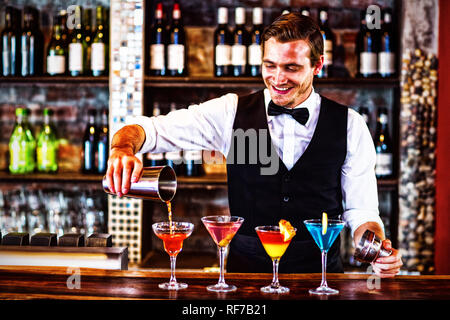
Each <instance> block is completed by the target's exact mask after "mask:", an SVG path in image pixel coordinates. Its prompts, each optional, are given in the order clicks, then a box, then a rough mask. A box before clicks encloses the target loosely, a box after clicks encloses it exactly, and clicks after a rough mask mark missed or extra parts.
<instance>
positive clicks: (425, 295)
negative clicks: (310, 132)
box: [0, 266, 450, 301]
mask: <svg viewBox="0 0 450 320" xmlns="http://www.w3.org/2000/svg"><path fill="white" fill-rule="evenodd" d="M176 276H177V280H178V281H182V282H186V283H187V284H188V285H189V287H188V288H187V289H184V290H180V291H178V292H168V291H165V290H161V289H159V288H158V284H159V283H162V282H166V281H168V279H169V273H168V272H158V271H147V270H139V271H133V270H127V271H119V270H101V269H89V268H81V269H73V268H72V269H70V268H65V267H17V266H1V267H0V299H21V300H22V299H24V300H29V299H68V300H111V299H127V300H128V299H157V300H168V299H177V300H224V299H225V300H240V301H245V300H318V299H321V298H320V297H317V296H312V295H309V293H308V290H309V289H311V288H315V287H317V286H318V285H319V283H320V279H321V275H320V274H282V275H280V283H281V284H282V285H283V286H287V287H289V288H290V293H288V294H282V295H276V294H275V295H274V294H263V293H261V292H260V288H261V287H262V286H266V285H268V284H269V283H270V282H271V279H272V275H271V274H255V273H250V274H238V273H227V274H226V275H225V280H226V282H227V283H229V284H234V285H236V286H237V287H238V289H237V291H235V292H232V293H226V294H217V293H213V292H208V291H207V290H206V286H207V285H210V284H214V283H216V282H217V280H218V274H217V273H207V272H189V271H179V272H177V273H176ZM327 280H328V284H329V286H330V287H332V288H336V289H338V290H339V291H340V294H338V295H335V296H329V297H327V299H329V300H449V299H450V276H449V275H441V276H439V275H436V276H396V277H395V278H393V279H379V278H378V279H377V278H375V276H374V275H369V274H328V275H327Z"/></svg>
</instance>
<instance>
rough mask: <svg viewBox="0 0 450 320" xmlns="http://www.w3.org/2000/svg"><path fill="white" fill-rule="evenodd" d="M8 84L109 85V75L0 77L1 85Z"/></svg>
mask: <svg viewBox="0 0 450 320" xmlns="http://www.w3.org/2000/svg"><path fill="white" fill-rule="evenodd" d="M2 83H6V84H19V85H20V84H33V85H58V84H62V85H70V84H74V85H89V86H91V85H96V86H108V85H109V77H108V76H100V77H92V76H79V77H71V76H36V77H0V85H1V84H2Z"/></svg>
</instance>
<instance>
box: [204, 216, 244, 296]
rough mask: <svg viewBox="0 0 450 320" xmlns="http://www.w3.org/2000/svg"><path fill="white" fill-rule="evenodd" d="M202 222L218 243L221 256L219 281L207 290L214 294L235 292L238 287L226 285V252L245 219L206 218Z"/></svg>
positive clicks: (231, 217) (226, 217)
mask: <svg viewBox="0 0 450 320" xmlns="http://www.w3.org/2000/svg"><path fill="white" fill-rule="evenodd" d="M202 222H203V224H204V225H205V227H206V230H208V232H209V234H210V235H211V237H212V238H213V240H214V242H215V243H216V245H217V247H218V250H219V256H220V258H219V263H220V275H219V281H218V282H217V284H215V285H210V286H207V287H206V290H208V291H214V292H230V291H235V290H236V289H237V288H236V286H234V285H229V284H226V283H225V276H224V273H225V270H224V269H225V266H224V262H225V252H226V250H227V247H228V245H229V243H230V241H231V239H233V237H234V235H235V234H236V232H237V231H238V229H239V228H240V227H241V225H242V223H243V222H244V218H241V217H236V216H206V217H203V218H202Z"/></svg>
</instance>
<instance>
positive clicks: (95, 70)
mask: <svg viewBox="0 0 450 320" xmlns="http://www.w3.org/2000/svg"><path fill="white" fill-rule="evenodd" d="M105 31H106V30H105V24H104V18H103V7H102V6H97V8H96V25H95V31H94V32H93V35H92V44H91V66H90V70H91V74H92V76H94V77H98V76H103V75H106V72H107V70H106V52H108V50H107V48H106V45H107V41H106V33H105Z"/></svg>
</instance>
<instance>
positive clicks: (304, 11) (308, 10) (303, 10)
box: [300, 7, 311, 17]
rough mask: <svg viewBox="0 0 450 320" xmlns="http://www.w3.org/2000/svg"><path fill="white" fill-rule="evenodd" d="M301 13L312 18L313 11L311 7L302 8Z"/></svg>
mask: <svg viewBox="0 0 450 320" xmlns="http://www.w3.org/2000/svg"><path fill="white" fill-rule="evenodd" d="M300 13H301V14H302V15H304V16H307V17H309V16H311V10H310V9H309V7H301V8H300Z"/></svg>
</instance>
